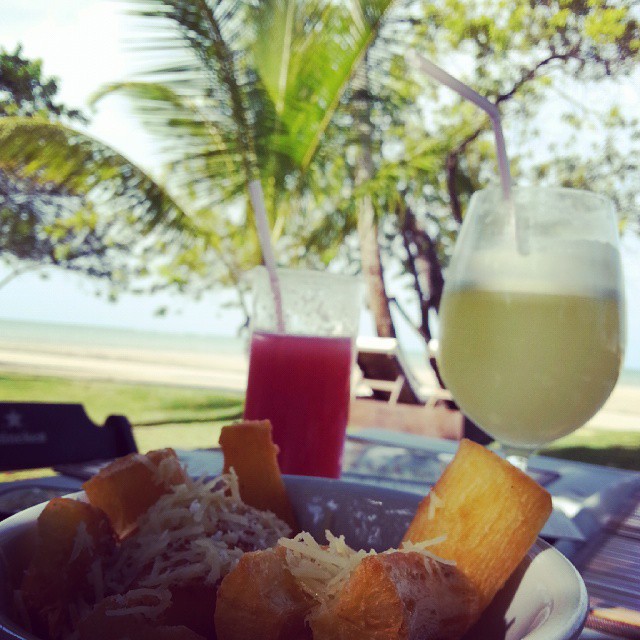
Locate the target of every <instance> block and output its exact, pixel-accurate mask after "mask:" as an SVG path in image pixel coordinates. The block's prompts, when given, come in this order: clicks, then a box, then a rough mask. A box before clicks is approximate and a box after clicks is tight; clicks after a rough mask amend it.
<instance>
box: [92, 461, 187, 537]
mask: <svg viewBox="0 0 640 640" xmlns="http://www.w3.org/2000/svg"><path fill="white" fill-rule="evenodd" d="M186 478H187V475H186V473H185V471H184V469H183V468H182V467H181V465H180V461H179V460H178V457H177V456H176V453H175V451H174V450H173V449H159V450H157V451H150V452H149V453H147V454H146V455H142V454H140V453H131V454H129V455H128V456H124V457H122V458H118V459H117V460H114V461H113V462H112V463H110V464H109V465H107V466H106V467H104V468H103V469H102V470H101V471H100V472H99V473H97V474H96V475H95V476H94V477H93V478H91V479H90V480H87V482H85V483H84V484H83V485H82V488H83V489H84V490H85V492H86V494H87V497H88V498H89V501H90V502H91V504H93V505H94V506H96V507H98V508H100V509H102V510H103V511H104V512H105V513H106V514H107V516H109V520H110V521H111V524H112V526H113V528H114V530H115V532H116V533H117V534H118V536H120V537H121V538H124V537H126V536H127V535H129V534H130V533H131V532H132V531H133V530H134V529H135V528H136V522H137V520H138V518H139V517H140V516H141V515H142V514H143V513H145V512H146V511H147V509H148V508H149V507H150V506H151V505H152V504H154V503H155V502H156V500H158V498H160V496H162V495H164V494H166V493H169V492H170V491H171V488H172V487H173V486H175V485H179V484H182V483H184V482H185V480H186Z"/></svg>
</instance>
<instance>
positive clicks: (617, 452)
mask: <svg viewBox="0 0 640 640" xmlns="http://www.w3.org/2000/svg"><path fill="white" fill-rule="evenodd" d="M0 398H2V399H3V400H13V401H20V400H22V401H50V402H79V403H81V404H83V405H84V406H85V409H86V410H87V413H88V414H89V415H90V417H91V418H92V419H93V420H94V421H95V422H97V423H100V424H101V423H102V422H104V420H105V418H106V417H107V416H108V415H109V414H112V413H115V414H122V415H125V416H127V417H128V418H129V420H130V421H131V423H132V424H133V428H134V434H135V438H136V442H137V443H138V448H139V449H140V451H143V452H145V451H149V450H150V449H157V448H161V447H169V446H171V447H178V448H183V449H196V448H206V447H212V446H214V445H215V444H217V442H218V436H219V433H220V428H221V427H222V425H223V424H225V423H228V422H232V421H233V420H235V419H237V418H239V417H240V416H241V415H242V406H243V401H244V398H243V395H242V394H234V393H228V392H220V391H212V390H208V389H194V388H186V387H172V386H164V385H147V384H124V383H112V382H100V381H94V380H73V379H65V378H56V377H48V376H29V375H18V374H0ZM542 453H543V454H544V455H549V456H554V457H557V458H564V459H569V460H580V461H582V462H591V463H594V464H601V465H606V466H612V467H618V468H622V469H633V470H636V471H640V430H638V431H606V430H603V429H589V428H584V429H581V430H580V431H578V432H576V433H574V434H572V435H570V436H567V437H566V438H562V439H561V440H558V441H557V442H555V443H553V445H551V446H550V447H548V448H547V449H545V450H544V451H542Z"/></svg>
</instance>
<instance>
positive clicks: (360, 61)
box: [0, 0, 640, 341]
mask: <svg viewBox="0 0 640 640" xmlns="http://www.w3.org/2000/svg"><path fill="white" fill-rule="evenodd" d="M129 6H130V13H131V15H132V20H134V25H135V27H136V29H135V32H134V34H135V43H134V47H133V48H134V52H133V53H136V50H137V53H138V54H140V55H141V56H143V59H144V60H145V61H147V62H146V64H147V67H146V70H145V71H144V72H143V73H141V74H140V75H139V77H137V78H136V79H135V81H127V82H122V83H119V84H115V85H112V86H109V87H105V88H104V90H103V91H101V92H100V94H99V95H98V96H96V100H99V99H100V98H101V97H102V96H104V95H107V94H111V93H121V94H124V95H127V96H128V97H129V98H130V99H131V102H132V104H133V106H134V109H135V113H136V114H137V116H138V118H139V119H140V122H141V124H142V125H143V126H144V127H145V128H146V129H147V130H148V131H150V132H151V133H152V134H153V135H154V136H155V137H156V139H157V140H158V153H159V154H160V155H161V157H162V158H163V159H164V161H165V164H166V167H167V170H166V172H165V173H164V174H163V175H162V176H158V177H156V180H155V182H154V181H153V180H151V179H150V178H149V176H147V175H146V174H144V172H142V171H140V170H139V169H138V168H136V167H133V166H131V164H130V163H128V162H127V161H126V159H124V158H122V157H120V156H118V155H117V154H115V152H113V151H110V150H109V149H108V148H106V147H104V145H100V144H99V143H97V142H96V141H91V140H88V139H86V137H83V136H81V135H79V134H78V132H77V131H74V130H73V129H70V128H68V127H66V126H64V125H62V124H61V123H60V122H58V121H57V120H58V118H61V117H62V115H63V114H57V115H56V116H55V117H52V115H51V114H50V115H49V117H48V119H47V120H46V122H42V116H41V115H38V116H36V115H34V114H30V113H27V114H23V115H16V116H14V115H11V116H7V117H4V118H1V119H0V169H2V170H3V171H5V172H11V176H12V179H14V180H18V179H19V180H31V181H38V184H41V185H42V184H45V183H46V184H48V185H55V187H56V188H67V189H69V190H70V193H73V195H75V196H77V197H79V198H81V199H82V202H83V203H84V206H85V207H87V206H88V205H87V203H90V204H92V205H93V203H95V202H99V204H100V211H97V210H96V213H95V217H94V219H95V220H103V219H104V220H109V221H110V223H109V225H108V228H109V230H113V233H112V235H111V242H112V243H116V244H118V243H119V242H120V241H121V239H122V238H126V240H125V241H124V242H123V244H126V245H127V246H129V247H130V248H131V250H133V254H134V255H135V253H136V251H137V250H138V247H144V248H145V250H148V251H149V253H148V254H145V255H148V256H150V257H151V256H153V257H151V259H150V260H149V261H148V263H149V264H154V261H155V262H158V261H159V262H160V266H161V268H160V269H158V270H157V273H158V274H159V275H160V276H161V277H162V278H164V280H163V282H164V283H165V284H171V285H174V286H178V287H179V288H180V289H182V290H184V291H185V292H190V293H192V294H196V295H197V294H200V293H202V292H204V291H206V290H207V289H209V288H212V287H214V286H221V285H222V286H233V287H235V288H237V289H238V291H239V294H240V295H239V300H240V301H241V303H242V301H243V291H244V287H245V286H246V283H245V281H244V279H243V274H245V273H246V271H247V270H248V269H249V268H250V267H252V266H253V265H255V264H258V263H259V262H260V260H261V254H260V249H259V243H258V240H257V236H256V233H255V229H254V224H253V213H252V211H251V208H250V205H249V201H248V194H247V186H248V183H249V182H250V181H251V180H253V179H256V178H259V179H260V180H261V182H262V185H263V188H264V191H265V200H266V204H267V210H268V215H269V219H270V223H271V228H272V239H273V243H274V246H275V247H276V253H277V256H278V259H279V262H280V263H281V264H283V265H285V264H286V265H304V266H309V267H312V268H322V267H325V266H330V267H331V268H336V269H342V270H348V271H352V272H358V271H360V272H362V273H363V275H364V277H365V280H366V283H367V291H368V303H369V307H370V309H371V310H372V313H373V316H374V318H375V324H376V329H377V332H378V334H379V335H384V336H392V335H394V333H395V328H394V323H395V322H397V321H398V318H399V316H398V315H394V314H393V313H392V308H393V304H394V303H395V307H396V309H398V310H399V311H400V315H402V316H404V317H405V318H407V319H409V320H410V321H411V322H412V324H414V326H415V328H416V330H417V331H418V332H419V333H420V334H421V335H422V336H423V337H424V339H425V340H427V341H428V340H429V339H430V338H431V336H432V322H433V317H434V312H435V311H437V308H438V305H439V300H440V295H441V292H442V285H443V282H444V278H443V270H444V269H445V268H446V265H447V261H448V257H449V255H450V251H451V247H452V245H453V242H454V240H455V237H456V234H457V230H458V227H459V224H460V222H461V220H462V218H463V216H464V211H465V209H466V206H467V203H468V200H469V197H470V195H471V194H472V193H473V191H475V190H477V189H479V188H482V187H484V186H486V185H488V184H489V183H491V182H492V181H495V176H496V174H497V171H496V168H495V157H494V146H493V141H492V138H491V134H490V126H489V122H488V120H487V119H486V118H485V116H484V115H483V114H482V113H481V112H478V111H477V110H476V109H475V108H474V107H472V106H471V105H469V104H467V103H464V102H462V101H461V100H459V99H458V98H457V97H456V96H452V95H451V94H450V93H448V92H447V91H446V90H444V89H443V88H441V87H438V86H436V85H434V84H433V83H432V82H431V81H429V80H428V79H426V78H424V77H421V76H420V75H418V74H417V73H416V71H415V69H412V68H411V65H410V64H409V63H408V62H407V60H408V59H410V58H408V54H409V53H410V52H411V51H417V52H419V53H422V54H423V55H425V56H427V57H429V58H430V59H432V60H433V61H434V62H436V63H438V64H440V65H441V66H444V67H446V68H448V69H449V70H450V71H453V72H454V73H455V74H457V75H458V76H460V78H461V79H462V80H463V81H465V82H467V83H468V84H470V85H472V86H473V87H474V88H475V89H476V90H477V91H479V92H480V93H482V94H483V95H485V96H487V97H488V98H489V99H491V100H492V101H494V102H495V103H497V104H499V105H500V108H501V109H502V113H503V119H504V122H505V123H506V128H507V134H508V138H507V139H508V144H509V151H510V153H511V164H512V171H513V174H514V178H515V179H516V180H517V181H519V182H522V183H525V182H538V183H541V184H558V185H562V186H577V187H583V186H587V187H589V188H591V189H593V190H598V191H603V192H605V193H607V194H608V195H611V196H613V197H614V199H615V200H616V201H617V203H618V206H619V210H620V214H621V220H630V221H632V222H633V214H632V212H633V210H634V208H635V207H636V206H637V200H638V192H639V191H638V184H637V180H638V178H637V176H638V173H637V168H638V148H637V141H638V131H639V129H638V122H637V120H636V119H634V116H633V114H632V115H631V117H630V116H629V114H628V113H627V112H626V111H625V109H624V108H623V106H622V105H619V104H618V101H617V100H616V99H615V96H614V95H612V99H611V103H610V104H597V103H591V102H588V103H585V102H584V101H582V102H576V101H575V100H574V99H573V98H572V93H573V92H574V89H575V88H576V87H581V86H585V83H588V86H589V87H594V88H596V87H600V88H601V87H614V86H616V85H615V82H616V80H619V79H621V78H626V77H628V76H629V75H630V74H631V73H632V72H633V70H634V68H635V66H634V65H636V64H637V61H638V57H639V51H640V30H639V27H638V21H637V15H636V14H637V7H636V6H635V3H634V2H632V1H631V0H612V1H607V0H572V1H568V0H547V1H545V2H533V1H529V0H517V1H516V2H513V1H507V0H488V1H487V2H481V3H477V2H471V1H469V0H439V1H438V2H426V1H425V0H395V1H392V0H342V1H341V2H335V1H333V0H261V1H260V2H250V1H243V0H138V1H136V0H132V1H131V2H130V3H129ZM149 60H152V61H153V63H152V64H150V63H149V62H148V61H149ZM549 105H555V107H553V108H554V109H555V111H554V110H553V109H552V110H551V111H550V108H549ZM67 117H68V114H67ZM559 123H561V124H560V125H559ZM53 132H55V135H54V134H53ZM558 132H560V133H558ZM545 140H547V141H550V142H552V143H553V144H555V145H556V146H555V148H554V147H553V144H552V145H545V143H544V141H545ZM546 146H549V148H548V149H543V147H546ZM161 185H162V186H161ZM154 189H156V191H154ZM105 191H106V193H107V195H108V197H106V198H105V197H100V196H102V195H103V193H104V192H105ZM111 194H116V197H114V196H113V195H111ZM147 194H149V195H150V196H154V197H147ZM168 194H172V196H173V197H171V196H170V195H168ZM129 197H132V198H133V200H127V198H129ZM176 202H179V203H180V205H177V204H176ZM129 203H131V206H129ZM114 204H117V205H119V206H113V205H114ZM134 205H135V206H134ZM96 206H97V205H96ZM80 210H81V211H82V212H83V214H82V216H80V220H81V221H80V222H78V224H77V226H74V227H73V233H72V235H73V236H81V235H82V233H83V228H84V227H83V225H86V221H85V214H84V212H86V211H88V209H87V208H80ZM111 225H121V226H117V227H114V228H112V226H111ZM88 228H89V229H90V228H91V227H90V226H89V227H88ZM132 230H134V231H133V232H132ZM152 230H153V231H152ZM165 230H169V231H173V233H174V235H173V236H172V237H174V238H178V237H179V238H180V239H181V241H180V242H177V241H176V242H174V243H171V242H167V241H166V240H163V239H162V238H163V235H162V234H163V233H164V232H165ZM116 231H117V232H116ZM154 234H159V237H160V240H159V239H158V237H156V236H154ZM54 244H55V246H59V243H58V242H55V243H54ZM105 244H106V243H105ZM169 248H171V249H173V251H169ZM134 249H135V250H134ZM141 255H142V254H141ZM130 262H131V261H130ZM130 262H125V266H127V267H130V266H131V264H130ZM122 269H124V267H121V270H122ZM128 273H129V274H130V275H131V274H132V272H131V270H130V271H129V272H128ZM141 273H142V275H145V273H144V272H141ZM133 275H137V274H135V272H133ZM391 279H393V280H394V281H396V282H397V281H399V282H400V283H401V284H402V285H403V286H404V292H403V294H402V295H401V296H398V297H397V299H395V300H390V298H389V295H388V293H387V289H388V282H389V281H390V280H391Z"/></svg>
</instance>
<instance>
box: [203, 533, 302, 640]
mask: <svg viewBox="0 0 640 640" xmlns="http://www.w3.org/2000/svg"><path fill="white" fill-rule="evenodd" d="M285 554H286V549H285V547H282V546H279V547H278V548H276V549H269V550H267V551H265V552H264V553H263V552H253V553H247V554H245V555H244V556H243V557H242V558H240V561H239V562H238V565H237V566H236V568H235V569H234V570H233V571H232V572H231V573H229V574H228V576H227V577H228V578H229V579H224V580H223V581H222V584H221V585H220V588H219V589H218V599H217V601H216V614H215V621H216V624H215V626H216V632H217V635H218V638H220V639H221V640H222V639H226V638H234V639H238V640H239V639H240V638H242V639H244V640H256V639H257V638H260V640H277V639H280V638H282V639H285V638H291V639H293V638H297V639H300V640H301V639H302V638H310V637H311V634H310V631H309V628H308V626H307V624H306V618H307V615H308V613H309V611H310V610H311V606H312V605H313V602H314V599H313V596H312V595H311V594H309V593H307V591H305V589H303V587H302V586H301V585H300V584H299V583H298V581H297V580H296V579H295V578H294V577H293V574H292V573H291V571H290V570H289V567H288V564H287V561H286V557H285ZM239 602H242V603H251V605H250V607H246V606H238V603H239Z"/></svg>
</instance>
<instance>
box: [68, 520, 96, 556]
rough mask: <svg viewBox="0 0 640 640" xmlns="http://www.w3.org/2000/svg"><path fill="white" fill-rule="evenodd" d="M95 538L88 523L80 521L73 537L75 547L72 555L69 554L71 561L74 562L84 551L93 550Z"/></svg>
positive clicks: (90, 551)
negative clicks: (88, 527)
mask: <svg viewBox="0 0 640 640" xmlns="http://www.w3.org/2000/svg"><path fill="white" fill-rule="evenodd" d="M93 546H94V545H93V538H92V537H91V535H90V534H89V531H88V530H87V523H86V522H84V521H83V522H80V524H79V525H78V528H77V529H76V535H75V538H74V539H73V549H71V555H70V556H69V562H73V561H74V560H76V559H77V558H79V557H80V554H81V553H82V552H83V551H85V550H86V551H88V552H89V553H92V552H93Z"/></svg>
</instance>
